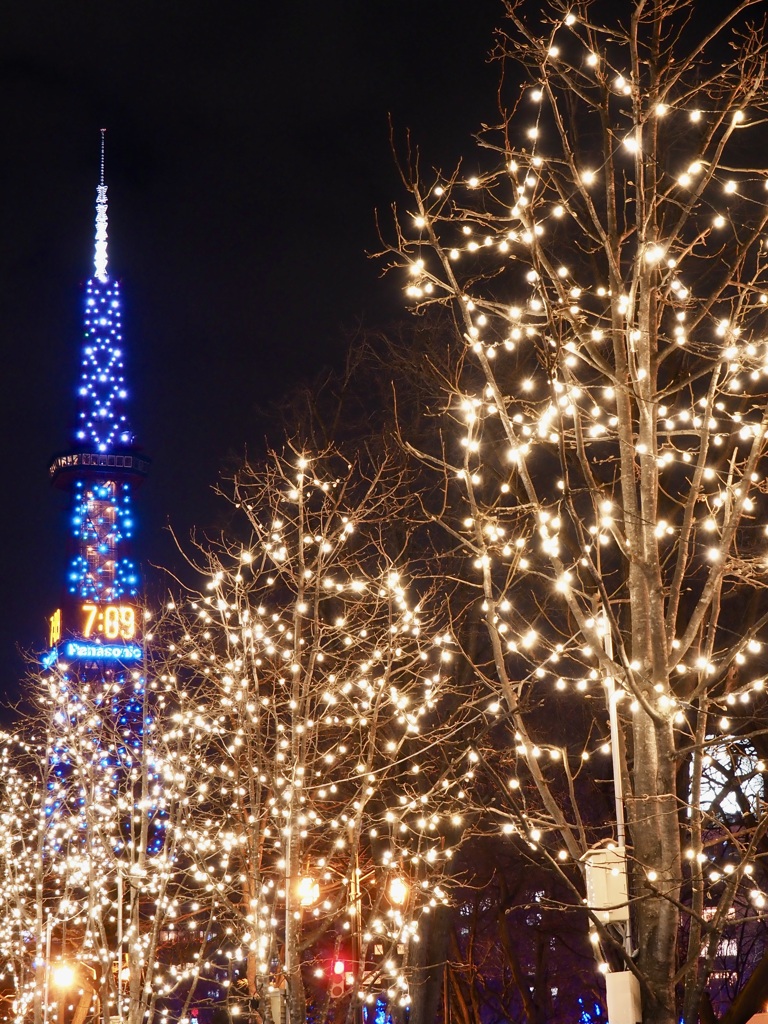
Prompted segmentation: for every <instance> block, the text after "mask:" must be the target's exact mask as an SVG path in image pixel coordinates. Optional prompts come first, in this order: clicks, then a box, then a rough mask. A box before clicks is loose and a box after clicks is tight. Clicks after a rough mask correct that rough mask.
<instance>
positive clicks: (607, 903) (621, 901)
mask: <svg viewBox="0 0 768 1024" xmlns="http://www.w3.org/2000/svg"><path fill="white" fill-rule="evenodd" d="M581 860H582V862H583V864H584V873H585V875H586V883H587V906H588V907H589V909H590V910H591V911H592V912H593V913H594V914H596V915H597V917H599V919H600V920H601V921H603V922H604V923H605V924H608V923H609V922H611V921H628V920H629V890H628V887H627V855H626V850H625V849H624V847H623V846H597V847H595V849H593V850H588V851H587V852H586V853H585V854H584V856H583V857H582V858H581ZM611 1024H613V1021H611Z"/></svg>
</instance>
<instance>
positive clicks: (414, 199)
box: [387, 0, 768, 1024]
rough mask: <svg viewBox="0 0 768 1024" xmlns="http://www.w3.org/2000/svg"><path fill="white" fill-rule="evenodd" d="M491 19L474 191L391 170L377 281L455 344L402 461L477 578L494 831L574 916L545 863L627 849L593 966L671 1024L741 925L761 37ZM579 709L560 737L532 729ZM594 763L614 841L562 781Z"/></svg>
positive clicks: (723, 21) (759, 258)
mask: <svg viewBox="0 0 768 1024" xmlns="http://www.w3.org/2000/svg"><path fill="white" fill-rule="evenodd" d="M540 6H541V8H542V9H541V10H539V7H540ZM505 8H506V20H505V22H504V26H503V28H502V30H501V31H500V32H499V35H498V45H497V56H498V57H499V58H500V59H501V60H502V61H503V68H504V77H503V81H502V86H501V88H500V92H499V97H500V104H501V107H502V123H501V124H500V126H499V127H498V128H496V129H493V130H483V132H482V134H481V135H480V137H479V142H480V151H479V153H478V155H477V157H476V158H474V157H473V159H472V163H471V166H472V170H471V171H469V172H465V171H463V170H462V169H459V170H456V171H455V172H454V173H452V174H449V175H447V176H443V175H437V176H436V177H435V178H433V179H431V180H426V179H425V177H424V176H423V175H422V173H421V171H420V168H419V162H418V159H416V158H415V157H413V156H412V155H410V156H409V158H408V159H407V160H406V161H404V163H403V166H402V174H403V181H404V184H405V186H406V187H407V189H408V192H409V194H410V209H409V210H408V212H407V213H404V214H401V213H400V212H399V211H396V224H397V233H396V238H395V240H394V242H393V243H392V244H390V245H388V246H387V252H388V253H389V254H390V263H391V265H392V266H394V267H396V268H403V269H404V270H405V271H406V273H407V275H408V285H407V293H408V295H409V297H410V299H411V300H412V303H413V306H414V309H415V310H416V311H417V312H421V311H423V310H425V308H426V307H428V306H429V305H431V304H440V305H443V306H445V307H448V308H449V309H450V310H451V315H452V317H453V322H454V325H455V334H456V347H455V352H454V355H453V357H452V365H451V367H450V369H448V370H446V371H444V372H443V373H442V374H441V376H440V384H439V387H438V389H437V390H436V393H435V406H436V407H437V406H439V405H442V407H443V409H444V413H443V417H442V421H441V424H442V430H443V434H442V437H443V446H442V447H440V446H439V445H438V446H434V445H433V446H432V447H431V448H430V449H428V450H427V449H425V448H424V447H423V446H422V445H421V444H416V443H412V444H411V446H410V447H411V449H412V450H413V451H414V452H416V454H419V455H420V456H421V458H422V461H423V462H424V463H425V464H426V465H429V466H431V467H432V468H433V469H434V470H435V471H436V472H437V473H438V474H440V476H441V479H442V480H443V481H444V493H445V494H446V495H449V496H450V497H449V498H447V499H446V500H445V502H444V504H443V505H442V507H440V508H437V509H435V508H434V507H433V508H431V509H429V510H428V511H429V513H430V515H431V516H432V517H433V518H436V519H438V520H439V521H440V522H441V523H442V524H443V526H444V527H445V528H446V529H447V531H448V532H449V535H450V536H451V537H452V538H454V539H456V538H460V540H461V543H462V545H463V549H464V551H465V552H466V553H467V554H468V555H470V556H471V560H470V561H467V562H465V565H470V564H471V565H472V575H471V576H468V577H466V581H467V583H468V585H469V586H472V587H476V588H477V590H478V592H479V598H478V603H479V605H480V608H481V611H482V616H483V619H484V622H485V629H486V633H487V645H486V646H485V647H484V648H483V650H482V651H481V652H480V662H479V663H478V664H477V669H478V675H479V676H480V677H481V678H484V679H485V682H486V685H487V686H488V687H489V688H490V689H491V690H493V691H494V692H497V693H498V694H499V695H500V696H501V697H502V698H503V701H504V704H505V706H506V713H507V715H508V720H509V721H510V722H511V723H512V725H513V729H514V733H515V738H514V745H515V752H516V756H517V764H516V766H515V769H514V780H515V781H516V782H517V783H518V786H519V788H518V789H517V790H512V791H510V792H509V793H507V796H506V797H505V799H507V800H513V801H516V803H515V804H514V807H513V809H512V811H511V812H510V813H511V815H512V817H513V818H514V819H515V820H516V823H517V824H516V827H517V828H518V829H519V831H520V832H522V833H523V834H524V835H525V836H526V837H527V838H528V840H529V841H530V843H532V844H533V845H534V846H536V847H537V848H538V849H539V850H540V852H541V854H542V855H543V856H545V857H549V858H550V859H551V862H552V865H553V869H555V870H558V871H560V872H562V873H564V875H568V877H570V878H571V879H572V881H573V885H574V901H576V900H578V899H580V898H581V896H582V894H583V888H582V887H581V884H580V883H578V880H577V875H576V874H574V873H573V871H572V870H571V869H567V868H565V867H564V866H565V865H567V864H572V863H576V864H578V863H581V860H582V858H583V857H584V855H585V854H586V853H587V852H588V850H589V849H590V848H591V847H592V846H593V844H594V843H595V842H596V841H598V840H601V839H602V840H607V839H609V838H613V840H614V842H616V841H618V844H619V845H620V846H622V847H623V846H624V845H625V843H626V847H627V850H628V859H629V872H630V894H631V900H630V915H629V916H630V920H629V921H628V922H626V924H619V926H618V927H617V926H616V925H615V924H613V923H610V924H609V923H608V922H607V921H606V920H605V915H604V914H602V915H601V914H598V913H593V915H592V919H593V926H594V928H595V930H596V938H597V939H598V940H599V945H600V947H601V948H602V957H601V959H602V964H601V969H602V970H604V971H606V972H607V971H609V970H610V971H611V973H615V972H620V973H621V975H622V978H621V979H620V980H621V983H622V986H623V987H622V991H623V992H624V994H625V995H626V996H627V998H631V994H632V990H633V985H634V982H633V981H632V979H633V978H634V979H636V980H637V982H639V986H640V989H641V995H642V1006H643V1009H642V1014H643V1020H644V1021H647V1022H651V1021H653V1022H658V1024H662V1022H663V1024H672V1022H673V1021H676V1020H678V1019H679V1018H680V1016H681V1014H682V1016H683V1017H684V1019H685V1020H686V1021H688V1022H693V1021H695V1020H696V1019H697V1017H698V1015H699V1013H700V1012H701V1013H704V1014H708V1015H709V1016H710V1017H711V1016H712V1008H711V1005H710V1004H709V1003H708V1002H707V1000H706V995H707V986H708V982H709V979H710V974H711V972H712V970H713V966H714V965H715V963H716V960H717V951H718V946H719V943H720V941H721V935H722V931H723V928H724V926H725V924H726V921H727V920H728V916H729V913H731V910H732V908H733V907H734V906H735V905H738V906H740V907H741V908H742V910H741V911H740V914H741V917H742V918H744V915H745V913H746V915H747V917H749V915H750V914H752V915H753V916H754V917H761V916H762V907H763V905H764V896H763V893H762V890H761V887H760V885H759V884H758V881H757V879H758V876H759V874H760V869H759V866H758V865H759V858H760V857H761V856H762V855H763V850H764V838H765V831H766V827H768V818H766V817H765V816H764V814H763V800H762V798H763V794H762V785H759V787H758V789H759V793H757V792H756V790H755V787H754V781H755V780H756V779H757V780H758V782H760V781H761V773H762V771H763V765H762V762H759V761H758V756H757V752H756V749H757V747H758V746H759V737H755V740H754V746H752V747H749V744H746V739H745V737H746V736H747V734H748V733H749V732H750V731H755V730H756V713H757V711H758V710H759V709H761V708H762V707H763V696H762V694H763V685H764V673H765V654H764V646H763V645H764V639H765V633H766V622H767V620H768V606H767V604H766V600H765V580H766V554H765V539H764V538H765V532H764V529H763V525H762V522H761V520H762V518H763V517H762V515H761V513H762V512H763V511H764V510H765V506H766V501H765V492H766V483H765V478H764V471H763V460H764V457H765V454H766V428H768V402H767V401H766V398H767V397H768V396H767V395H766V387H765V375H766V367H767V366H768V361H767V355H768V352H767V350H766V342H765V337H766V328H767V327H768V318H767V315H766V314H767V312H768V294H767V293H768V267H767V265H766V258H765V251H764V236H765V230H766V226H767V223H768V205H767V204H766V198H768V197H767V194H766V182H767V181H768V170H766V168H765V166H764V165H763V164H761V163H760V162H759V161H760V156H761V154H762V152H763V151H764V148H765V141H766V132H765V128H764V119H765V112H766V90H765V61H766V53H767V52H768V50H767V45H766V40H765V37H764V32H763V27H764V26H763V25H762V24H752V23H751V22H750V15H751V14H753V13H757V12H758V9H759V5H758V4H757V3H756V2H755V0H742V2H738V3H734V4H729V5H727V9H718V12H717V13H716V14H712V15H709V14H705V13H704V12H702V11H701V9H700V7H699V6H698V5H695V4H694V3H693V2H691V0H633V2H632V3H631V4H629V5H628V6H626V5H625V8H623V9H622V10H621V11H618V12H617V13H616V14H615V16H614V15H613V14H612V13H611V12H610V11H607V12H606V11H605V10H604V6H603V5H599V4H597V3H591V2H584V3H574V4H566V3H564V2H560V0H548V2H545V3H544V4H543V5H532V4H528V3H525V2H516V0H507V3H506V4H505ZM406 442H407V438H406ZM459 633H460V630H459V631H457V635H458V634H459ZM568 695H570V696H568ZM582 698H583V701H584V708H585V710H584V711H583V712H573V714H574V718H573V719H572V720H571V721H570V722H567V723H564V722H563V720H562V718H560V717H558V718H557V720H555V718H554V716H552V715H551V714H547V708H548V707H553V706H557V707H558V708H560V709H562V708H563V707H564V706H568V707H570V708H572V709H573V708H576V706H577V703H578V702H579V701H581V700H582ZM556 701H557V702H558V703H557V704H554V703H553V702H556ZM609 712H610V715H609ZM614 716H615V720H614V723H613V726H612V728H611V729H610V730H609V728H608V721H607V720H608V719H609V717H614ZM569 726H570V727H569ZM758 731H759V730H758ZM611 745H612V747H613V755H614V774H615V781H616V784H617V786H618V787H620V788H623V789H624V796H625V799H623V800H622V799H621V794H620V796H619V799H618V800H617V803H616V821H615V823H614V826H613V828H611V825H610V823H609V822H601V821H599V820H597V821H596V820H594V818H593V816H592V814H591V812H589V811H588V810H587V808H586V805H583V804H581V803H580V786H579V773H580V772H581V773H583V771H584V770H585V759H586V758H588V757H590V755H592V754H594V755H595V756H597V757H599V756H601V755H600V749H601V748H604V749H605V750H606V751H608V750H610V749H611ZM737 747H738V750H737ZM739 751H740V752H741V753H739ZM744 751H747V758H746V760H745V759H744V757H743V756H741V755H742V754H743V753H744ZM737 754H738V756H736V755H737ZM489 756H490V755H489ZM603 756H606V757H607V754H606V755H603ZM713 759H714V760H716V761H717V762H718V763H719V764H720V765H721V766H722V767H723V769H724V775H723V779H724V780H725V781H723V783H722V787H721V788H722V793H721V795H720V796H719V797H718V795H717V794H714V795H713V793H712V791H711V785H710V784H709V783H708V782H707V772H708V771H709V768H710V767H711V764H712V761H713ZM592 763H594V761H593V762H592ZM734 765H738V766H739V767H738V770H734ZM521 783H522V784H521ZM750 786H751V788H750ZM727 793H730V794H736V795H737V800H738V804H739V806H738V807H737V812H736V813H735V814H734V813H733V812H729V811H727V810H726V807H725V801H724V799H723V798H724V797H725V795H726V794H727ZM516 794H517V795H516ZM625 808H626V815H627V828H628V835H627V837H626V840H625V837H624V825H623V817H624V813H625ZM569 870H570V874H568V871H569ZM745 907H746V908H751V910H749V909H748V910H746V911H745V910H744V908H745ZM609 916H610V915H609ZM614 916H618V917H621V916H622V915H621V914H616V915H614ZM741 980H742V981H743V980H745V979H741ZM624 982H626V984H624ZM628 1012H630V1013H631V1012H632V1011H631V1010H630V1011H628ZM626 1019H630V1018H629V1017H627V1018H626ZM728 1019H729V1021H733V1022H735V1021H736V1020H739V1019H741V1017H740V1016H739V1011H738V1010H737V1008H736V1006H734V1007H733V1008H732V1010H731V1012H730V1015H729V1018H728Z"/></svg>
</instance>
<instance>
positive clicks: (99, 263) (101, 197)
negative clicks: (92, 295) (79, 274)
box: [93, 128, 109, 281]
mask: <svg viewBox="0 0 768 1024" xmlns="http://www.w3.org/2000/svg"><path fill="white" fill-rule="evenodd" d="M106 134H107V129H106V128H102V129H101V161H100V173H99V184H98V185H97V187H96V250H95V253H94V259H93V265H94V276H95V277H97V278H98V279H99V281H106V280H107V278H108V276H109V275H108V274H107V186H106V185H105V184H104V140H105V136H106Z"/></svg>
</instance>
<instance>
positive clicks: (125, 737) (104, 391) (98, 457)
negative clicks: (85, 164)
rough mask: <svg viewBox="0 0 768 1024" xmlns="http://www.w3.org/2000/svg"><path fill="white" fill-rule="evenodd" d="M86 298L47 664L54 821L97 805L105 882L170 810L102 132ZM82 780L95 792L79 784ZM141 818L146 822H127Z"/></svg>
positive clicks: (141, 849) (145, 848)
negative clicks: (148, 647)
mask: <svg viewBox="0 0 768 1024" xmlns="http://www.w3.org/2000/svg"><path fill="white" fill-rule="evenodd" d="M84 298H85V301H84V310H83V339H82V348H81V367H80V381H79V385H78V389H77V396H78V402H77V420H76V426H75V429H74V435H73V437H72V443H71V446H70V448H69V449H68V450H67V451H65V452H63V453H61V454H58V455H56V456H54V458H53V459H52V461H51V463H50V476H51V480H52V481H53V483H54V484H55V485H56V486H57V487H60V488H63V489H65V490H66V491H67V492H68V493H69V495H70V500H71V516H70V524H71V529H70V548H71V553H70V560H69V566H68V569H67V578H66V593H65V595H64V597H63V599H62V603H61V607H60V608H59V609H58V610H57V611H56V612H55V613H54V615H53V616H52V617H51V619H50V627H51V628H50V647H49V650H48V652H47V654H46V655H45V657H44V658H43V666H44V668H45V669H47V670H49V672H50V675H49V686H50V692H51V693H54V694H55V697H54V700H55V702H56V704H57V706H58V707H59V708H60V715H59V718H58V719H57V721H58V722H59V725H57V726H55V727H54V734H53V735H52V737H51V741H50V742H51V752H52V765H53V769H54V780H52V782H51V785H50V786H49V789H51V797H50V799H49V804H48V810H49V813H59V812H61V813H62V814H64V815H65V818H66V816H67V815H68V816H69V818H67V820H68V821H74V820H75V819H76V818H77V817H78V816H80V815H82V814H85V815H86V817H87V815H88V813H89V805H90V806H95V805H98V806H99V807H100V808H101V811H100V813H102V816H103V817H104V820H105V821H106V820H107V819H109V820H110V821H111V822H112V825H111V826H110V827H109V828H107V829H106V830H102V831H103V832H104V835H103V836H102V838H101V840H100V842H101V848H102V854H100V855H99V859H100V861H101V862H102V863H101V867H100V869H99V870H100V871H102V874H103V878H104V879H106V880H108V878H109V872H110V871H112V872H113V873H114V866H115V865H114V858H115V857H118V858H125V857H126V856H128V857H129V858H131V857H134V858H135V857H139V862H140V861H141V858H143V857H144V856H146V855H148V854H152V853H155V852H157V851H158V850H159V849H160V848H161V846H162V841H163V828H164V810H163V806H162V799H160V800H159V802H158V801H155V800H149V799H148V792H149V788H150V786H153V787H154V785H155V782H156V774H155V769H154V753H153V750H152V747H151V743H150V741H149V733H150V732H151V724H152V712H151V709H150V702H149V699H148V695H147V692H146V676H145V669H146V665H145V650H144V644H143V636H142V627H143V623H144V609H143V608H142V607H141V579H140V574H139V570H138V568H137V565H136V563H135V562H134V561H133V559H132V556H131V551H130V546H131V543H132V538H133V534H134V518H133V508H132V506H133V495H134V491H135V490H136V488H137V486H138V485H139V484H140V483H141V482H142V481H143V479H144V478H145V477H146V475H147V473H148V471H149V459H148V458H147V457H146V456H145V455H143V454H142V453H141V451H140V450H139V448H138V447H137V446H136V443H135V441H134V436H133V433H132V431H131V427H130V424H129V421H128V414H127V400H128V387H127V383H126V380H125V376H124V366H123V328H122V323H121V320H122V310H121V299H120V286H119V284H118V282H117V281H116V280H115V279H114V278H113V277H112V276H110V274H109V271H108V262H107V186H106V184H105V181H104V131H102V136H101V172H100V178H99V185H98V187H97V190H96V239H95V255H94V273H93V276H92V277H91V278H90V279H89V280H88V282H87V283H86V286H85V297H84ZM75 765H78V766H79V768H78V770H77V771H73V768H74V767H75ZM86 765H87V768H86V767H84V766H86ZM83 771H85V773H86V775H87V776H88V778H89V779H90V790H88V789H87V787H85V786H84V785H83V783H82V779H83V777H84V776H83ZM54 791H55V794H56V795H55V797H54V796H53V793H54ZM137 806H138V807H141V808H142V813H141V814H140V815H139V816H138V818H137V817H136V816H135V814H132V813H131V811H130V808H131V807H134V808H135V807H137ZM83 827H85V826H83ZM73 834H74V835H75V836H76V842H77V843H79V844H80V846H81V847H82V846H83V844H85V846H87V845H88V844H89V843H90V845H91V847H92V846H93V842H92V841H91V839H88V840H87V841H86V839H85V838H84V833H82V832H80V833H78V832H77V830H75V833H73ZM88 856H89V857H91V858H92V857H93V856H94V854H93V851H92V852H91V853H90V854H88ZM110 861H111V862H112V867H111V868H110V867H109V862H110ZM137 863H138V862H137ZM105 884H106V883H105Z"/></svg>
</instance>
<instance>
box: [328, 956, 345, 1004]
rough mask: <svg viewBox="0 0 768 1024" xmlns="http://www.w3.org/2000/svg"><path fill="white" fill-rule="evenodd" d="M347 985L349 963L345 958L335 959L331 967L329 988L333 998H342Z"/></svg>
mask: <svg viewBox="0 0 768 1024" xmlns="http://www.w3.org/2000/svg"><path fill="white" fill-rule="evenodd" d="M346 987H347V965H346V964H345V963H344V961H343V960H334V961H333V967H332V969H331V987H330V989H329V994H330V997H331V999H341V997H342V996H343V995H344V989H345V988H346Z"/></svg>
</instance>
